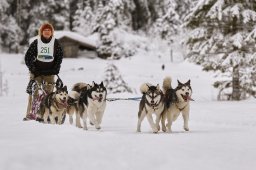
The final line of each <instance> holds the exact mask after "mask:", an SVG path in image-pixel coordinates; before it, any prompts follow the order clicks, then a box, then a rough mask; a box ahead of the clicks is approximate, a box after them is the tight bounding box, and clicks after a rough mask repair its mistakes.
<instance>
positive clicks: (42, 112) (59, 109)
mask: <svg viewBox="0 0 256 170" xmlns="http://www.w3.org/2000/svg"><path fill="white" fill-rule="evenodd" d="M67 100H68V91H67V86H64V87H61V88H58V89H57V90H56V91H55V92H52V93H50V94H48V95H46V96H45V97H44V98H43V100H42V102H41V104H40V108H39V110H38V112H37V120H38V121H44V123H48V118H49V119H50V123H51V124H55V123H56V118H57V119H58V120H57V124H62V119H63V116H64V115H65V113H66V109H67Z"/></svg>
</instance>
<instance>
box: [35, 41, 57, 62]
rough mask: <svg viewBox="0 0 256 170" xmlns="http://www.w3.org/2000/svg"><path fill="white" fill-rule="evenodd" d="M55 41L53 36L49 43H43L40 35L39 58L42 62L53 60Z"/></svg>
mask: <svg viewBox="0 0 256 170" xmlns="http://www.w3.org/2000/svg"><path fill="white" fill-rule="evenodd" d="M54 41H55V38H54V37H52V39H51V41H50V42H49V43H43V42H42V41H41V38H40V37H39V38H38V46H37V50H38V54H37V60H39V61H42V62H52V61H53V60H54V57H53V51H54Z"/></svg>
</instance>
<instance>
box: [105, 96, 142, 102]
mask: <svg viewBox="0 0 256 170" xmlns="http://www.w3.org/2000/svg"><path fill="white" fill-rule="evenodd" d="M106 100H107V101H109V102H112V101H117V100H134V101H139V100H141V97H128V98H107V99H106Z"/></svg>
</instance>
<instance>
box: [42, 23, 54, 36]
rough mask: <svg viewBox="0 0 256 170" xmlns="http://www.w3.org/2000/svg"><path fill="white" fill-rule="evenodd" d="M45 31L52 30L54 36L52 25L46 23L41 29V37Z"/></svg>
mask: <svg viewBox="0 0 256 170" xmlns="http://www.w3.org/2000/svg"><path fill="white" fill-rule="evenodd" d="M44 29H50V30H51V31H52V34H53V32H54V29H53V26H52V24H50V23H44V24H42V25H41V27H40V28H39V35H42V33H43V30H44Z"/></svg>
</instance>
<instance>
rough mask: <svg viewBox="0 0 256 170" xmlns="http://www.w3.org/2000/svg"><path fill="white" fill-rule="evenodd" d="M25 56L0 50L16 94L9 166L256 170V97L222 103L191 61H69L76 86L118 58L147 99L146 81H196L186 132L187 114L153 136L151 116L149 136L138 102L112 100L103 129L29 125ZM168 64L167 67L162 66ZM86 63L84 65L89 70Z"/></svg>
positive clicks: (6, 106) (65, 71)
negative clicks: (139, 127)
mask: <svg viewBox="0 0 256 170" xmlns="http://www.w3.org/2000/svg"><path fill="white" fill-rule="evenodd" d="M22 61H23V56H22V55H10V54H0V62H1V71H2V72H3V75H4V77H3V81H4V82H5V80H7V81H8V87H9V89H8V90H9V91H8V95H5V96H3V97H0V116H1V118H0V169H1V170H35V169H36V170H41V169H42V170H51V169H61V170H69V169H90V170H92V169H93V170H103V169H104V170H114V169H121V170H122V169H124V170H137V169H138V170H141V169H144V170H146V169H147V170H151V169H152V170H154V169H158V170H165V169H171V170H186V169H189V170H252V169H254V168H255V167H256V161H255V157H256V135H255V134H256V115H255V110H256V106H255V99H250V100H246V101H241V102H218V101H216V90H214V89H213V88H212V86H211V84H212V76H211V74H209V73H205V72H202V71H201V68H200V67H198V66H195V65H193V64H191V63H188V62H180V59H179V58H176V60H174V63H171V62H170V61H169V57H166V58H163V57H161V58H159V57H155V56H151V55H146V54H145V55H140V56H138V57H136V58H135V57H134V58H132V59H122V60H120V61H105V60H100V59H94V60H90V59H85V58H80V59H64V60H63V64H62V68H61V73H60V77H61V78H62V80H63V81H64V83H65V84H66V85H67V86H68V87H69V89H70V88H71V86H72V84H74V83H76V82H81V81H83V82H88V83H91V82H92V81H95V82H100V81H102V80H103V77H104V69H105V68H106V66H107V64H108V63H114V64H115V65H116V66H117V67H118V68H119V70H120V72H121V74H122V76H123V79H124V80H125V81H126V82H127V83H128V84H129V85H130V86H131V87H132V88H133V89H135V90H136V91H137V93H136V94H118V95H109V96H110V97H128V96H133V97H137V96H141V95H140V93H139V86H140V85H141V84H142V83H144V82H150V83H152V84H157V83H160V84H162V80H163V78H164V77H165V76H167V75H170V76H172V79H173V86H174V87H175V86H176V85H177V83H176V80H177V79H179V80H180V81H181V82H185V81H187V80H188V79H191V84H192V88H193V98H194V99H195V101H194V102H192V104H191V114H190V121H189V125H190V130H191V131H189V132H184V131H183V129H182V119H181V118H179V119H178V120H177V121H176V122H175V123H174V125H173V133H172V134H167V133H162V132H160V133H158V134H153V133H151V130H150V127H149V124H148V122H147V120H146V119H145V120H144V122H143V124H142V133H136V123H137V112H138V104H139V102H138V101H115V102H108V103H107V108H106V112H105V115H104V117H103V124H102V129H101V130H100V131H97V130H95V129H94V128H93V127H89V130H88V131H83V130H81V129H78V128H76V127H75V126H74V125H70V124H69V123H68V121H66V122H65V124H64V125H61V126H60V125H48V124H40V123H38V122H35V121H27V122H23V121H22V118H23V117H24V114H25V110H26V100H27V94H26V93H25V88H26V85H27V83H28V71H27V68H26V66H25V65H24V64H22ZM164 63H165V68H166V69H165V70H164V71H163V70H161V66H162V64H164ZM82 68H83V69H82Z"/></svg>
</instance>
